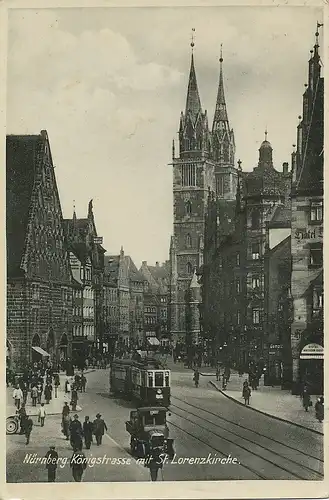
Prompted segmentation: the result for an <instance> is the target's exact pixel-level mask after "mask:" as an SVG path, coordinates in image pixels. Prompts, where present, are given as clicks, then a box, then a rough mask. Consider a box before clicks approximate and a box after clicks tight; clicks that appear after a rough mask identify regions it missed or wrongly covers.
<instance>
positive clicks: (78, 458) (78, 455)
mask: <svg viewBox="0 0 329 500" xmlns="http://www.w3.org/2000/svg"><path fill="white" fill-rule="evenodd" d="M70 467H71V469H72V476H73V479H74V481H76V482H81V479H82V475H83V472H84V470H85V469H86V467H87V459H86V456H85V454H84V453H83V452H82V448H79V449H77V450H75V451H74V452H73V455H72V457H71V460H70Z"/></svg>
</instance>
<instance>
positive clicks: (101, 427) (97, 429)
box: [93, 413, 107, 446]
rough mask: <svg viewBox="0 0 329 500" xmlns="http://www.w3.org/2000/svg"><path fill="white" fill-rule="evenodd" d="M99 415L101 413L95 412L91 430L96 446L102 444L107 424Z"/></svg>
mask: <svg viewBox="0 0 329 500" xmlns="http://www.w3.org/2000/svg"><path fill="white" fill-rule="evenodd" d="M101 416H102V415H101V414H100V413H97V415H96V420H94V425H93V432H94V435H95V438H96V444H97V446H100V445H101V444H102V439H103V436H104V433H105V431H107V425H106V423H105V422H104V420H103V419H102V418H101Z"/></svg>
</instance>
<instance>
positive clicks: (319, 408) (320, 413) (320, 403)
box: [314, 396, 324, 423]
mask: <svg viewBox="0 0 329 500" xmlns="http://www.w3.org/2000/svg"><path fill="white" fill-rule="evenodd" d="M314 409H315V417H316V418H317V420H318V421H319V422H320V423H321V422H323V419H324V398H323V396H321V397H320V398H318V400H317V402H316V403H315V408H314Z"/></svg>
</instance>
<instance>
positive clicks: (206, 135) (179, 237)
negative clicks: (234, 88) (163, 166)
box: [169, 30, 214, 343]
mask: <svg viewBox="0 0 329 500" xmlns="http://www.w3.org/2000/svg"><path fill="white" fill-rule="evenodd" d="M193 31H194V30H193ZM191 47H192V54H191V66H190V74H189V80H188V89H187V98H186V106H185V112H184V113H183V112H182V113H181V117H180V125H179V132H178V135H179V154H178V155H177V156H176V155H175V148H174V146H173V159H172V166H173V203H174V207H173V215H174V231H173V239H172V242H171V251H170V260H171V276H172V283H171V294H170V297H171V299H170V312H169V314H170V319H171V325H170V330H171V334H172V339H173V342H174V343H175V342H177V341H179V340H180V341H183V342H186V341H187V338H186V337H187V335H188V333H187V332H188V328H187V327H186V301H187V297H188V294H189V293H190V284H191V280H192V278H193V273H194V269H198V268H199V267H200V266H201V265H202V263H203V239H204V225H205V212H206V205H207V197H208V188H209V187H210V188H211V189H213V186H214V164H213V162H212V160H211V134H210V132H209V127H208V118H207V112H206V111H205V112H203V110H202V106H201V100H200V95H199V90H198V84H197V78H196V72H195V66H194V53H193V50H194V40H193V38H192V43H191Z"/></svg>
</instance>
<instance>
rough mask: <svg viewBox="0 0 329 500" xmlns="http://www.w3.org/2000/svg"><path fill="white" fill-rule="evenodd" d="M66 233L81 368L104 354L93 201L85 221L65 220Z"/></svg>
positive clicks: (76, 352) (75, 345) (100, 263)
mask: <svg viewBox="0 0 329 500" xmlns="http://www.w3.org/2000/svg"><path fill="white" fill-rule="evenodd" d="M64 223H65V233H66V242H67V249H68V252H69V258H70V265H71V272H72V277H73V280H74V281H73V317H74V330H73V334H74V338H73V352H74V358H75V360H76V362H77V363H78V364H81V366H82V365H83V363H84V360H85V359H86V357H88V356H95V357H97V356H100V355H102V353H103V351H104V345H103V344H104V320H103V275H104V265H103V256H104V253H105V249H104V248H103V247H102V238H101V237H99V236H98V235H97V231H96V225H95V220H94V214H93V205H92V200H91V201H90V202H89V205H88V213H87V217H86V218H83V219H80V218H77V216H76V213H75V210H74V212H73V217H72V219H65V220H64Z"/></svg>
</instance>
